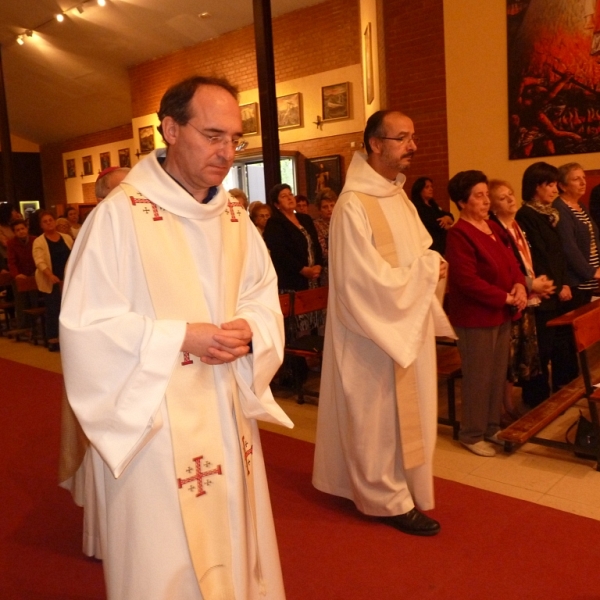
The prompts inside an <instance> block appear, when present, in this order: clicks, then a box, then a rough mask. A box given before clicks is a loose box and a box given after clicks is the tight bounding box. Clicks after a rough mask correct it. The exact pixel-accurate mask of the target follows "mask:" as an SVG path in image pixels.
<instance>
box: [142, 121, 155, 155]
mask: <svg viewBox="0 0 600 600" xmlns="http://www.w3.org/2000/svg"><path fill="white" fill-rule="evenodd" d="M139 132H140V152H141V153H142V154H147V153H148V152H152V150H154V125H147V126H146V127H140V129H139Z"/></svg>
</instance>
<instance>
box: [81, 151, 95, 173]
mask: <svg viewBox="0 0 600 600" xmlns="http://www.w3.org/2000/svg"><path fill="white" fill-rule="evenodd" d="M81 160H82V161H83V174H84V175H93V174H94V164H93V163H92V157H91V156H84V157H83V158H82V159H81Z"/></svg>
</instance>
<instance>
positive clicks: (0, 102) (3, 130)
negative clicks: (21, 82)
mask: <svg viewBox="0 0 600 600" xmlns="http://www.w3.org/2000/svg"><path fill="white" fill-rule="evenodd" d="M0 145H1V146H2V174H3V175H4V190H3V192H4V194H3V196H4V197H3V198H0V201H3V200H6V202H9V203H10V204H12V205H13V206H15V205H16V198H15V182H14V177H13V164H12V162H13V161H12V146H11V143H10V126H9V124H8V109H7V106H6V87H5V85H4V70H3V68H2V46H1V45H0Z"/></svg>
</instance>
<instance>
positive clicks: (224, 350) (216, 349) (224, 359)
mask: <svg viewBox="0 0 600 600" xmlns="http://www.w3.org/2000/svg"><path fill="white" fill-rule="evenodd" d="M251 341H252V330H251V329H250V325H248V322H247V321H246V319H234V320H233V321H229V322H228V323H223V324H222V325H221V327H217V326H216V325H213V324H212V323H188V324H187V327H186V330H185V338H184V339H183V344H182V345H181V351H182V352H189V353H190V354H193V355H194V356H198V357H200V360H201V361H202V362H203V363H204V364H207V365H222V364H224V363H229V362H233V361H234V360H236V359H238V358H241V357H242V356H246V354H248V352H250V342H251Z"/></svg>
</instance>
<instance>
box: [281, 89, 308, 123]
mask: <svg viewBox="0 0 600 600" xmlns="http://www.w3.org/2000/svg"><path fill="white" fill-rule="evenodd" d="M277 123H278V128H279V129H294V128H296V127H302V94H301V93H300V92H295V93H294V94H288V95H287V96H279V97H278V98H277Z"/></svg>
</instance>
